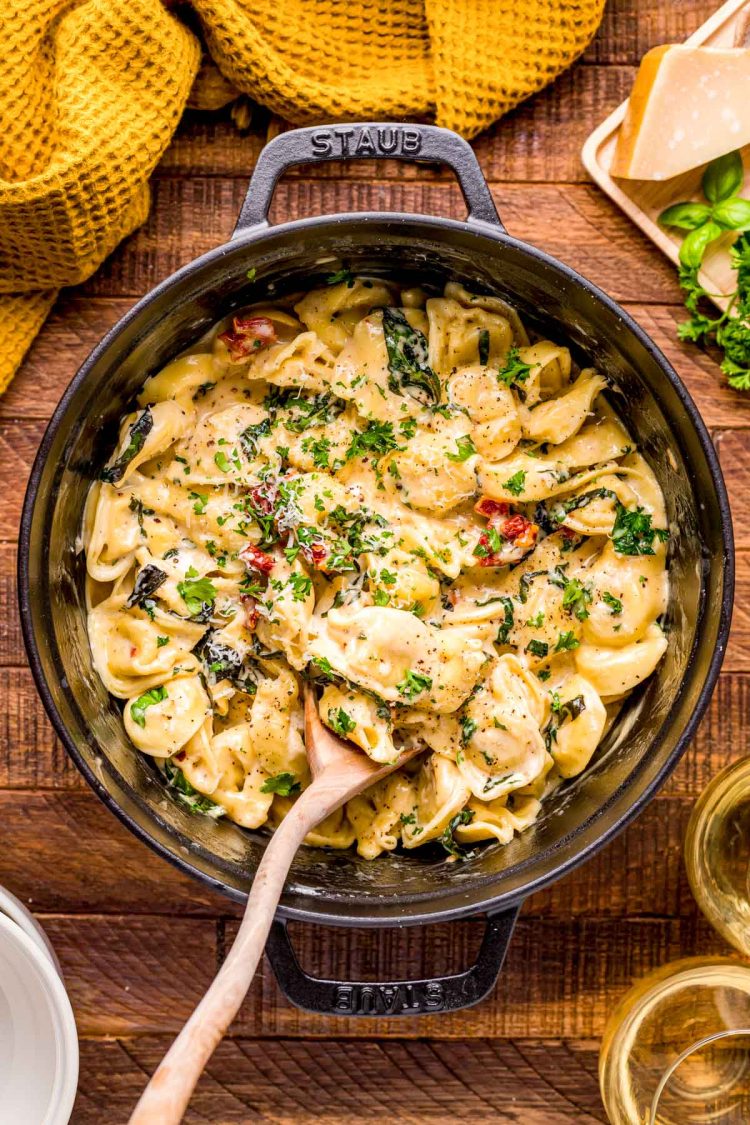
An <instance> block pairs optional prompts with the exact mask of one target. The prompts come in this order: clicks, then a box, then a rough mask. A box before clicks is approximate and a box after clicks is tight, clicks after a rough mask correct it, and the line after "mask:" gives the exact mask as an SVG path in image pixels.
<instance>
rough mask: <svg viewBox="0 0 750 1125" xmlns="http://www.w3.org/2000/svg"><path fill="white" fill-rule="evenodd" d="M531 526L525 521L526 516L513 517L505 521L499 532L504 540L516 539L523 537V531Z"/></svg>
mask: <svg viewBox="0 0 750 1125" xmlns="http://www.w3.org/2000/svg"><path fill="white" fill-rule="evenodd" d="M531 526H532V523H531V520H527V519H526V516H521V515H515V516H511V517H510V519H507V520H505V522H504V523H503V524H502V525H501V526H500V528H499V531H500V534H501V535H503V536H504V537H505V538H506V539H518V537H519V536H520V535H523V533H524V532H525V531H528V529H529V528H530V527H531Z"/></svg>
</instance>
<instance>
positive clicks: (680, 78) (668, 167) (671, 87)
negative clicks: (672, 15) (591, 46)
mask: <svg viewBox="0 0 750 1125" xmlns="http://www.w3.org/2000/svg"><path fill="white" fill-rule="evenodd" d="M748 143H750V50H749V49H747V48H744V47H725V48H721V47H689V46H687V45H686V44H679V45H677V46H666V47H654V49H653V50H652V51H649V52H648V54H646V55H644V57H643V61H642V62H641V66H640V69H639V71H638V74H637V76H636V80H635V85H634V86H633V92H632V94H631V95H630V102H629V104H628V108H627V112H626V114H625V120H624V122H623V124H622V127H621V129H620V132H619V134H618V138H617V148H616V151H615V157H614V161H613V164H612V168H611V172H612V175H613V176H623V177H625V178H626V179H630V180H667V179H669V178H670V177H671V176H678V175H679V174H680V173H681V172H687V171H689V170H690V169H691V168H697V167H698V166H699V165H700V164H706V163H707V162H708V161H709V160H714V159H715V158H716V157H717V156H723V155H724V153H727V152H731V151H732V150H733V149H736V148H742V146H743V145H746V144H748Z"/></svg>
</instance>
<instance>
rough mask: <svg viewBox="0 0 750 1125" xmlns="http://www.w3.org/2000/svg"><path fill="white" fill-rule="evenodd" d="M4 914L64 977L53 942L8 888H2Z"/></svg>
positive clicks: (0, 906) (0, 911)
mask: <svg viewBox="0 0 750 1125" xmlns="http://www.w3.org/2000/svg"><path fill="white" fill-rule="evenodd" d="M1 914H4V915H5V916H6V918H10V920H11V921H12V922H15V923H16V925H17V926H20V928H21V929H22V930H23V932H24V933H25V934H28V935H29V937H30V938H31V939H32V941H35V942H36V943H37V945H38V946H39V948H40V949H43V950H44V952H45V953H47V955H48V956H49V958H50V960H51V961H52V963H53V965H54V966H55V968H56V969H57V973H58V976H60V977H62V969H61V968H60V962H59V961H58V959H57V954H56V953H55V950H54V948H53V946H52V942H51V941H50V940H49V938H48V937H47V934H46V933H45V931H44V927H43V926H42V924H41V923H40V922H38V921H37V920H36V918H35V917H34V915H33V914H32V913H31V911H30V910H29V909H28V907H26V906H24V904H23V903H22V902H21V900H20V898H18V897H17V896H16V895H14V894H13V892H12V891H9V890H8V888H7V887H0V915H1Z"/></svg>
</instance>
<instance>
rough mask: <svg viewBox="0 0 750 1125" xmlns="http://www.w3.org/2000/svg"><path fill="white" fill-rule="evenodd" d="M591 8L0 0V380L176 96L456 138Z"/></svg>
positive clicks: (302, 118) (565, 2)
mask: <svg viewBox="0 0 750 1125" xmlns="http://www.w3.org/2000/svg"><path fill="white" fill-rule="evenodd" d="M603 6H604V0H361V2H359V3H358V2H357V0H191V2H190V4H189V5H188V4H187V3H185V4H181V3H177V2H176V0H171V2H167V0H0V60H2V61H1V62H0V392H2V391H3V390H5V388H6V387H7V385H8V383H9V382H10V380H11V378H12V377H13V373H14V372H15V370H16V369H17V367H18V365H19V364H20V362H21V360H22V358H23V355H24V353H25V351H26V349H27V348H28V346H29V344H30V343H31V341H32V339H33V337H34V336H35V335H36V333H37V332H38V331H39V328H40V327H41V325H42V324H43V322H44V319H45V317H46V315H47V313H48V312H49V309H50V307H51V305H52V303H53V302H54V300H55V296H56V293H57V291H58V289H59V288H60V287H61V286H63V285H75V284H77V283H78V282H80V281H83V280H84V279H85V278H87V277H89V276H90V275H91V274H92V273H93V272H94V270H96V268H97V267H98V266H99V265H100V263H101V262H102V261H103V260H104V258H105V257H106V256H107V255H108V254H109V253H110V252H111V251H112V250H113V249H114V247H115V246H116V245H117V244H118V243H119V242H120V241H121V239H123V238H124V237H125V236H126V235H128V234H130V233H131V232H132V231H133V230H134V229H135V228H136V227H138V226H139V225H140V224H141V223H142V222H143V221H144V220H145V218H146V215H147V213H148V207H149V189H148V180H149V177H150V175H151V173H152V172H153V170H154V167H155V165H156V164H157V163H158V161H159V159H160V157H161V155H162V153H163V152H164V150H165V148H166V147H167V145H168V144H169V142H170V139H171V137H172V135H173V133H174V130H175V128H176V126H177V123H178V121H179V119H180V116H181V114H182V111H183V109H184V108H185V106H186V105H187V104H191V105H198V106H200V107H202V108H217V107H218V106H220V105H222V104H226V102H227V100H230V99H232V98H233V97H234V96H235V95H236V94H237V92H242V93H245V94H247V95H248V96H249V97H250V98H252V99H254V100H255V101H257V102H260V103H261V104H262V105H264V106H267V107H269V108H270V109H271V110H273V111H274V112H276V113H278V114H280V115H282V116H283V117H285V118H286V119H288V120H290V121H292V122H295V123H297V124H309V123H313V122H318V121H331V120H336V119H339V120H342V119H343V120H355V119H366V118H368V117H369V118H373V117H374V118H381V119H382V118H393V119H397V120H408V119H410V118H430V119H434V120H435V121H437V123H438V124H440V125H445V126H447V127H448V128H451V129H456V130H457V131H458V132H460V133H463V134H464V136H466V137H472V136H474V135H475V134H477V133H478V132H480V131H481V130H482V129H484V128H486V127H487V126H488V125H490V124H491V123H492V122H493V121H495V120H497V118H499V117H500V116H501V115H502V114H503V113H505V112H506V111H507V110H509V109H510V108H512V107H513V106H514V105H517V104H518V102H520V101H522V100H523V99H524V98H526V97H528V96H529V95H530V94H532V93H534V92H535V91H537V90H540V89H541V88H542V87H543V86H545V85H546V84H547V83H548V82H551V81H552V79H553V78H555V77H556V76H557V75H558V74H559V73H560V72H561V71H562V70H564V69H565V67H567V66H569V65H570V63H571V62H572V61H573V60H574V59H575V58H576V57H577V55H579V54H580V53H581V51H582V50H583V49H584V47H585V46H586V44H587V43H588V42H589V41H590V39H591V38H592V36H593V34H594V32H595V31H596V28H597V27H598V25H599V21H600V19H601V14H602V9H603ZM198 27H199V28H200V34H201V36H202V38H203V39H204V41H205V46H206V48H207V50H208V52H209V54H210V58H209V59H204V65H202V66H201V58H202V50H203V48H202V45H201V43H200V41H199V36H198V34H196V30H194V29H198ZM191 91H192V96H191Z"/></svg>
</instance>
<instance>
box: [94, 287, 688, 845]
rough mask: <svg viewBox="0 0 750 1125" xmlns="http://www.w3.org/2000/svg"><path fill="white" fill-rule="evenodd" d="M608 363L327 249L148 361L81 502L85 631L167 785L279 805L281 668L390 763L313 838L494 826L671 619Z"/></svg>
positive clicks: (590, 729)
mask: <svg viewBox="0 0 750 1125" xmlns="http://www.w3.org/2000/svg"><path fill="white" fill-rule="evenodd" d="M606 385H607V384H606V380H605V378H604V377H603V376H602V375H601V374H600V373H599V372H597V371H596V370H594V369H593V368H585V367H584V368H583V369H578V368H577V367H576V366H575V365H574V363H573V362H572V359H571V355H570V352H569V351H568V349H567V348H566V347H565V346H564V345H563V344H561V343H558V342H554V341H550V340H544V339H535V340H530V339H529V336H528V335H527V333H526V331H525V329H524V327H523V325H522V324H521V321H520V320H519V317H518V315H517V313H516V312H515V310H514V309H512V308H511V307H510V306H509V305H508V304H507V303H506V302H505V301H503V300H502V299H501V298H499V297H494V296H483V295H481V294H474V293H470V292H469V291H468V290H466V289H465V288H463V287H462V286H460V285H458V284H456V283H450V284H449V285H448V286H446V289H445V291H444V293H442V294H441V293H438V292H436V291H434V290H433V291H430V292H428V291H427V290H426V289H420V288H414V287H411V288H408V289H404V288H403V287H401V286H399V284H398V283H397V282H394V281H391V280H385V279H370V278H367V277H353V276H351V275H349V274H348V272H347V271H346V270H343V271H340V272H339V273H338V274H336V275H333V276H331V277H330V278H327V279H323V280H322V282H321V283H320V284H318V285H317V286H316V287H314V288H312V289H311V290H310V291H309V292H308V293H306V294H304V295H299V294H298V295H296V296H295V297H291V298H289V299H284V300H280V301H278V302H276V303H275V304H273V305H268V304H265V305H262V304H257V305H255V306H252V307H249V308H247V309H246V310H244V311H243V312H240V313H238V314H236V315H234V316H233V317H231V318H229V319H228V320H227V321H224V322H222V323H221V324H219V325H217V326H216V328H215V330H214V331H213V332H211V333H209V334H208V335H207V336H206V337H204V339H203V340H202V341H201V342H200V344H199V345H197V346H196V348H195V349H194V350H193V351H192V352H191V353H190V354H186V355H182V356H179V357H178V358H176V359H175V360H173V361H172V362H171V363H169V364H168V365H167V366H166V367H165V368H164V369H163V370H161V371H159V372H157V373H156V374H154V375H152V376H151V377H150V378H149V379H148V380H147V381H146V382H145V383H144V386H143V389H142V391H141V393H140V395H139V397H138V399H137V404H136V407H135V409H134V410H133V411H132V413H130V414H128V415H127V416H126V417H125V418H123V419H122V424H121V427H120V434H119V439H118V440H117V443H116V445H114V447H113V452H112V455H111V457H110V460H109V462H108V463H107V465H106V466H105V467H104V469H103V470H102V472H101V474H100V479H99V480H98V481H97V482H96V483H95V484H94V485H93V486H92V488H91V491H90V495H89V500H88V503H87V507H86V514H85V519H84V529H83V542H84V547H85V551H86V564H87V573H88V603H89V638H90V643H91V648H92V652H93V658H94V662H95V666H96V669H97V671H98V673H99V675H100V676H101V678H102V681H103V683H104V684H105V686H106V688H107V689H108V691H109V692H110V693H111V694H112V695H113V696H115V697H116V698H118V699H120V700H122V701H123V718H124V725H125V730H126V732H127V734H128V736H129V737H130V739H131V741H132V743H133V746H134V747H135V749H136V750H137V751H139V752H140V753H142V754H144V755H148V756H150V757H151V758H152V759H154V763H155V768H157V769H159V770H160V771H161V772H162V775H163V777H164V780H165V782H166V784H167V786H168V788H169V790H170V791H171V793H172V794H173V796H174V797H175V799H176V800H179V801H181V802H183V803H185V804H186V805H188V806H189V807H190V808H191V809H192V810H194V811H195V812H196V813H200V814H204V815H208V816H213V817H218V816H227V817H228V818H230V819H231V820H233V821H234V822H235V823H237V824H238V825H240V826H242V827H244V828H250V829H256V828H259V827H260V826H262V825H269V826H270V827H274V826H275V825H277V824H278V823H279V821H280V820H281V818H282V817H283V816H284V815H285V814H286V813H287V812H288V811H289V809H290V808H291V807H292V805H293V802H294V800H295V798H296V796H297V795H298V794H299V793H300V792H302V790H303V789H304V788H305V787H306V786H307V785H309V784H310V775H309V772H308V766H307V759H306V755H305V746H304V723H303V713H302V702H301V699H302V688H303V683H304V682H310V681H311V682H312V683H313V684H314V685H315V687H316V691H317V698H318V708H319V712H320V716H321V719H322V721H323V722H324V723H325V724H327V726H328V727H329V728H331V729H332V730H333V731H335V732H336V733H337V734H338V735H340V736H341V737H342V738H345V739H348V740H349V741H350V742H351V743H352V744H353V745H354V746H355V747H357V748H358V749H359V751H360V752H361V753H362V754H366V755H368V756H369V757H370V758H371V759H372V760H373V761H374V762H376V763H379V764H383V765H385V764H394V763H395V762H396V761H397V759H398V758H399V756H400V754H401V753H402V752H403V751H405V750H416V751H418V752H417V754H416V756H414V757H411V758H410V759H409V760H408V762H407V764H405V765H400V766H399V767H398V768H397V769H396V770H395V771H394V772H392V773H391V774H390V775H389V776H387V777H386V778H384V779H383V780H381V781H379V782H378V783H377V784H375V785H373V786H372V787H371V788H370V789H369V790H368V791H367V792H365V793H363V794H361V795H360V796H358V797H355V798H353V799H352V800H350V801H349V802H348V804H347V805H346V806H345V807H344V808H343V809H341V810H339V811H338V812H336V813H334V814H333V815H332V816H331V817H329V818H328V819H327V820H326V821H325V822H324V823H323V824H321V825H319V826H318V827H317V828H316V830H315V831H314V832H313V833H312V834H311V836H310V837H309V838H308V842H310V843H312V844H317V845H321V846H329V847H338V848H348V847H350V846H351V845H352V844H356V846H357V848H358V850H359V852H360V854H361V855H362V856H364V857H366V858H368V859H369V858H375V857H377V856H378V855H380V854H382V853H383V852H388V851H391V850H393V849H394V848H397V847H403V848H406V849H411V848H415V847H420V846H422V845H424V844H427V843H429V842H431V841H432V842H438V843H439V844H440V845H442V846H443V847H444V848H445V850H446V851H447V852H448V853H450V855H451V856H460V855H463V854H465V848H466V847H467V846H473V845H474V844H476V843H477V842H479V841H482V840H492V841H496V842H498V843H500V844H507V843H508V842H509V841H510V840H511V839H512V838H513V836H514V834H515V833H518V832H521V831H523V830H525V829H526V828H528V826H529V825H531V824H533V823H534V821H535V819H536V818H537V817H538V815H539V813H540V810H541V809H542V808H543V804H544V799H545V796H547V795H548V794H549V793H550V792H551V791H552V790H553V789H554V788H555V786H557V785H559V784H560V783H561V782H562V781H563V779H567V778H571V777H574V776H576V775H577V774H579V773H581V771H582V770H584V769H585V767H586V766H587V764H588V763H589V761H590V760H591V758H592V756H593V755H594V754H595V752H596V750H597V747H598V746H599V744H600V742H601V740H602V738H603V736H604V734H605V733H606V731H607V730H609V728H610V727H611V725H612V722H613V721H614V720H615V718H616V715H617V712H618V710H619V708H620V707H621V706H622V701H623V700H624V699H625V698H626V696H627V695H628V693H630V692H631V691H632V690H633V689H634V688H636V687H637V686H638V685H639V684H641V683H642V682H643V681H644V680H645V679H646V678H647V677H648V676H650V675H651V674H652V672H653V671H654V669H655V668H656V666H657V664H658V663H659V661H660V660H661V658H662V656H663V655H664V652H665V649H666V646H667V639H666V637H665V635H664V632H663V631H662V628H661V625H660V622H661V619H662V617H663V615H664V613H665V611H666V608H667V598H668V586H667V572H666V566H665V556H666V550H667V539H668V529H667V521H666V512H665V507H664V501H663V497H662V495H661V492H660V490H659V486H658V484H657V481H656V478H655V477H654V474H653V472H652V470H651V469H650V467H649V466H648V464H647V463H646V461H645V460H644V458H643V457H642V456H641V454H640V453H639V452H638V449H637V447H636V445H635V444H634V442H633V440H632V438H631V437H630V436H629V435H628V433H627V431H626V429H625V428H624V427H623V425H622V423H621V422H620V420H619V419H618V418H617V417H616V416H615V414H614V413H613V411H612V409H611V407H610V406H609V405H608V404H607V401H606V399H605V398H604V397H603V394H602V392H604V391H605V390H606Z"/></svg>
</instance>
